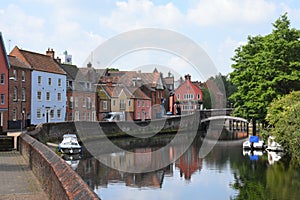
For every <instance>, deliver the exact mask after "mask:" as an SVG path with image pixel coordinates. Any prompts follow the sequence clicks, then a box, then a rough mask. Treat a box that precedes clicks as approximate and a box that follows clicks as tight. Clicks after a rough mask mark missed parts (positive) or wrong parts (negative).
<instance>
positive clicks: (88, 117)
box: [87, 112, 91, 121]
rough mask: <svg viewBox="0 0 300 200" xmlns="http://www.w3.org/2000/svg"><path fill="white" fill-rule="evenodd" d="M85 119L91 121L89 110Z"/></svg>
mask: <svg viewBox="0 0 300 200" xmlns="http://www.w3.org/2000/svg"><path fill="white" fill-rule="evenodd" d="M87 120H88V121H91V113H89V112H88V115H87Z"/></svg>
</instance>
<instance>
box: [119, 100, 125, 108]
mask: <svg viewBox="0 0 300 200" xmlns="http://www.w3.org/2000/svg"><path fill="white" fill-rule="evenodd" d="M120 109H125V100H124V99H121V100H120Z"/></svg>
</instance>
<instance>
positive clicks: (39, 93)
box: [36, 91, 42, 101]
mask: <svg viewBox="0 0 300 200" xmlns="http://www.w3.org/2000/svg"><path fill="white" fill-rule="evenodd" d="M36 98H37V100H38V101H41V100H42V92H41V91H37V93H36Z"/></svg>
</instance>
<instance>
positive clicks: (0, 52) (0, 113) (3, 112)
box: [0, 32, 10, 133]
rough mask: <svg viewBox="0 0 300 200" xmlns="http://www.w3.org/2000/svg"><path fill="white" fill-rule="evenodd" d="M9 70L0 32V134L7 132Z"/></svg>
mask: <svg viewBox="0 0 300 200" xmlns="http://www.w3.org/2000/svg"><path fill="white" fill-rule="evenodd" d="M9 68H10V65H9V62H8V58H7V54H6V50H5V46H4V42H3V37H2V33H1V32H0V133H1V132H2V130H4V131H6V130H7V117H8V70H9Z"/></svg>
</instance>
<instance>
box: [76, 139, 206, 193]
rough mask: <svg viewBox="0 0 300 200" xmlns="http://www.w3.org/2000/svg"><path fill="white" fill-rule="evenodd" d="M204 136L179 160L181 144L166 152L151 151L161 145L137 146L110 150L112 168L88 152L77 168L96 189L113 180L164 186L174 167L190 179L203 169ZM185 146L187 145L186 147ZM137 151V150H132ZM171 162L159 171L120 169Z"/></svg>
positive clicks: (130, 184)
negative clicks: (127, 170)
mask: <svg viewBox="0 0 300 200" xmlns="http://www.w3.org/2000/svg"><path fill="white" fill-rule="evenodd" d="M199 142H201V140H200V138H198V139H196V141H194V143H193V144H192V145H191V146H190V147H189V148H188V149H187V151H186V152H185V153H184V154H183V155H182V156H180V157H179V159H177V160H176V161H175V162H173V161H174V158H176V153H177V152H181V151H182V149H180V148H181V147H180V146H176V147H174V146H170V148H169V151H164V154H152V153H151V152H153V151H155V150H156V149H157V148H159V147H158V146H157V145H156V146H155V147H151V144H148V146H147V147H145V148H142V147H137V148H133V149H131V150H130V152H129V151H123V152H118V153H110V154H108V156H107V159H109V160H108V162H109V163H110V164H111V165H110V166H113V167H114V168H115V169H112V168H110V167H108V166H106V165H104V164H102V163H101V162H99V161H98V160H97V159H96V158H94V157H93V156H91V155H89V154H88V153H85V154H84V155H83V158H82V159H81V160H80V162H79V164H78V165H77V168H76V172H77V173H78V174H79V175H80V176H81V177H82V178H83V180H84V181H85V182H86V183H87V184H88V185H89V186H90V187H91V188H93V189H98V188H99V187H107V186H108V184H110V183H124V184H125V185H126V186H128V187H135V188H161V187H162V183H163V179H164V177H165V176H173V173H174V167H175V168H177V169H178V171H180V176H181V177H184V179H185V180H190V179H191V176H192V174H193V173H195V172H196V171H200V170H201V168H202V158H199V155H198V154H199V149H200V147H201V145H199ZM182 148H183V147H182ZM131 152H133V153H131ZM166 161H167V162H169V163H170V164H169V165H167V166H165V167H163V168H161V169H159V170H156V171H149V172H145V173H128V172H123V171H118V170H116V169H118V168H119V169H127V168H130V167H132V166H133V165H138V166H140V167H143V168H145V169H146V168H149V166H150V168H151V167H153V166H155V165H158V166H159V165H160V163H161V162H166Z"/></svg>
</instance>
